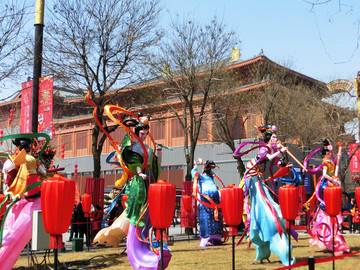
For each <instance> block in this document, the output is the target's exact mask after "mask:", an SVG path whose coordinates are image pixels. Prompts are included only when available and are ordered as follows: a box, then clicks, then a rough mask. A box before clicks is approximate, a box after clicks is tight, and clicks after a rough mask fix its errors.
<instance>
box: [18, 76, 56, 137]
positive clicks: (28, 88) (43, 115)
mask: <svg viewBox="0 0 360 270" xmlns="http://www.w3.org/2000/svg"><path fill="white" fill-rule="evenodd" d="M53 83H54V76H53V75H49V76H46V77H42V78H40V79H39V107H38V132H45V133H47V134H49V135H50V137H52V124H53V123H52V121H53ZM31 106H32V81H28V82H25V83H23V84H22V90H21V124H20V132H21V133H30V132H31Z"/></svg>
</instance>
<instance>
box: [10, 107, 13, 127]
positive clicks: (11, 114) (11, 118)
mask: <svg viewBox="0 0 360 270" xmlns="http://www.w3.org/2000/svg"><path fill="white" fill-rule="evenodd" d="M13 118H14V109H11V110H10V117H9V127H10V126H11V122H12V120H13Z"/></svg>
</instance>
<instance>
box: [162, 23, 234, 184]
mask: <svg viewBox="0 0 360 270" xmlns="http://www.w3.org/2000/svg"><path fill="white" fill-rule="evenodd" d="M169 33H170V34H171V35H169V36H167V38H166V39H164V41H163V42H162V46H161V47H160V48H159V59H160V60H159V59H157V66H156V68H155V71H156V72H159V71H162V72H163V76H164V79H165V84H164V91H163V93H164V96H165V98H175V99H176V100H177V103H175V104H174V105H173V104H172V103H168V104H169V109H170V110H171V111H172V112H173V114H174V116H175V117H176V119H177V120H178V122H179V123H180V126H181V128H182V131H183V134H184V155H185V160H186V165H187V171H186V176H185V180H186V181H191V169H192V165H193V163H194V153H195V148H196V145H197V142H198V139H199V134H200V129H201V124H202V119H203V116H204V115H205V114H207V113H209V112H210V111H209V110H208V108H207V103H208V99H209V95H210V94H211V93H212V92H214V91H215V90H216V87H217V84H218V83H217V82H218V80H221V78H220V77H221V68H223V67H224V64H225V63H224V62H223V60H224V59H225V58H226V57H227V56H228V55H229V52H230V48H231V47H233V46H235V45H236V44H237V42H236V40H235V34H234V33H233V32H227V31H226V26H225V25H224V23H223V22H222V21H220V20H218V19H217V18H214V19H212V20H211V21H210V22H209V23H207V24H205V25H204V26H202V25H200V24H199V23H197V22H194V21H192V20H186V19H184V20H183V21H182V22H180V21H179V20H178V21H175V22H172V24H171V31H169Z"/></svg>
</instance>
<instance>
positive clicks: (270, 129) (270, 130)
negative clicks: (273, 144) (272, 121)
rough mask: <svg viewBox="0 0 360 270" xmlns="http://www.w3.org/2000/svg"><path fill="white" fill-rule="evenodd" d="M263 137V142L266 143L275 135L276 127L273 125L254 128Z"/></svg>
mask: <svg viewBox="0 0 360 270" xmlns="http://www.w3.org/2000/svg"><path fill="white" fill-rule="evenodd" d="M255 127H256V128H257V130H259V131H260V132H261V133H262V134H263V135H264V141H265V142H266V143H267V142H268V141H269V140H270V138H271V136H272V135H273V134H274V133H276V126H274V125H264V126H261V127H258V126H255Z"/></svg>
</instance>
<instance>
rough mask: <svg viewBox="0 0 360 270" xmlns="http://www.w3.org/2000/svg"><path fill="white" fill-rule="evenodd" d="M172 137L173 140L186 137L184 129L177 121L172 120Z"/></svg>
mask: <svg viewBox="0 0 360 270" xmlns="http://www.w3.org/2000/svg"><path fill="white" fill-rule="evenodd" d="M171 137H172V138H179V137H184V132H183V129H182V127H181V125H180V123H179V121H178V120H177V119H172V120H171Z"/></svg>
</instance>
